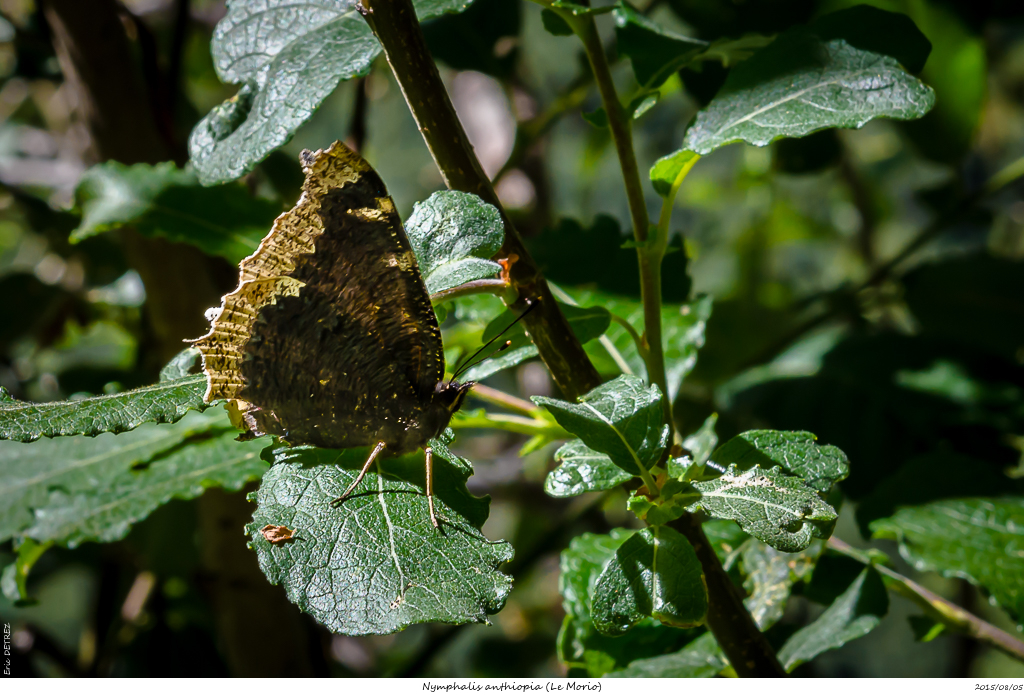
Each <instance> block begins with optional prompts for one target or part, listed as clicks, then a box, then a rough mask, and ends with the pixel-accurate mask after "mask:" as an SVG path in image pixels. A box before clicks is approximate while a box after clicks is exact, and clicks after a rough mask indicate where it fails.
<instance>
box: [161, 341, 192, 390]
mask: <svg viewBox="0 0 1024 695" xmlns="http://www.w3.org/2000/svg"><path fill="white" fill-rule="evenodd" d="M199 357H200V355H199V349H198V348H194V347H187V348H185V349H184V350H182V351H181V352H179V353H178V354H177V355H175V356H174V357H172V358H171V361H170V362H168V363H167V364H165V365H164V368H163V369H161V370H160V382H161V383H163V382H166V381H174V380H175V379H184V378H185V377H187V376H189V375H190V374H191V372H192V370H193V369H194V368H195V367H196V366H197V364H198V362H199Z"/></svg>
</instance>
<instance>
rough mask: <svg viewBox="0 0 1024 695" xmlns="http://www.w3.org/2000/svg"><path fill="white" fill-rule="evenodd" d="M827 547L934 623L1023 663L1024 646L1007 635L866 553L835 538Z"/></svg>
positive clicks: (830, 539) (829, 541) (1023, 643)
mask: <svg viewBox="0 0 1024 695" xmlns="http://www.w3.org/2000/svg"><path fill="white" fill-rule="evenodd" d="M828 547H829V548H830V549H831V550H835V551H836V552H838V553H842V554H843V555H846V556H847V557H852V558H853V559H855V560H857V561H858V562H863V563H864V564H870V565H873V566H874V568H875V569H876V570H878V571H879V573H880V574H881V575H882V577H883V579H884V581H885V585H886V586H887V587H889V588H890V589H891V590H892V591H895V592H896V593H897V594H899V595H901V596H903V597H904V598H908V599H910V600H911V601H913V602H914V603H916V604H917V605H918V606H920V607H921V608H923V609H924V611H925V612H926V613H927V614H928V615H929V617H931V618H932V619H933V620H935V621H936V622H939V623H942V624H943V625H945V626H946V627H947V628H949V629H950V630H953V631H955V632H960V633H963V634H965V635H967V636H968V637H972V638H974V639H976V640H978V641H979V642H982V643H984V644H987V645H988V646H990V647H994V648H995V649H998V650H999V651H1001V652H1003V653H1004V654H1006V655H1007V656H1011V657H1013V658H1014V659H1017V660H1019V661H1024V642H1022V641H1020V640H1019V639H1017V638H1016V637H1014V636H1013V635H1011V634H1009V633H1008V632H1004V631H1003V630H1000V629H999V628H998V627H996V626H995V625H993V624H991V623H988V622H986V621H984V620H982V619H981V618H979V617H978V616H976V615H974V614H973V613H970V612H968V611H965V610H964V609H963V608H961V607H960V606H958V605H956V604H955V603H953V602H951V601H948V600H946V599H944V598H942V597H941V596H939V595H938V594H936V593H934V592H932V591H929V590H928V589H926V588H924V587H923V586H921V585H920V584H918V583H917V582H915V581H914V580H913V579H910V578H909V577H904V576H903V575H902V574H900V573H899V572H896V571H894V570H891V569H889V568H888V567H886V566H884V565H879V564H876V563H874V562H872V560H871V558H870V556H868V555H867V554H866V553H864V552H861V551H859V550H857V549H856V548H854V547H852V546H850V545H849V544H848V543H846V542H844V541H841V540H839V539H838V538H835V537H833V538H829V539H828Z"/></svg>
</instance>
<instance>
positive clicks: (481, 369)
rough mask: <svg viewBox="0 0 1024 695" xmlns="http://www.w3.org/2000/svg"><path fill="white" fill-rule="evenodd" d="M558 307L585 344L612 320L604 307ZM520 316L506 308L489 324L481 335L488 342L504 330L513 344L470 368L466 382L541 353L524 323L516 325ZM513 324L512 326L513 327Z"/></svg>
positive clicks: (599, 334) (477, 379)
mask: <svg viewBox="0 0 1024 695" xmlns="http://www.w3.org/2000/svg"><path fill="white" fill-rule="evenodd" d="M558 306H559V307H560V308H561V310H562V313H563V314H564V315H565V319H566V320H567V321H568V322H569V327H570V328H572V332H573V333H575V334H576V338H577V339H578V340H579V341H580V342H581V343H587V342H589V341H591V340H594V339H595V338H599V337H601V335H602V334H604V332H605V331H607V330H608V326H609V324H610V323H611V316H610V315H609V314H608V310H607V309H605V308H604V307H599V306H597V307H586V308H581V307H578V306H572V305H571V304H562V303H561V302H559V303H558ZM516 318H518V315H517V314H515V313H514V312H512V311H505V312H503V313H501V314H499V315H498V316H497V317H496V318H495V319H493V320H492V321H491V322H490V323H489V324H487V327H486V328H484V333H483V336H481V340H482V341H483V342H484V343H486V342H487V341H489V340H490V339H491V338H494V337H497V336H498V335H499V334H501V333H503V332H504V335H505V336H506V338H507V340H510V341H511V345H510V346H509V347H508V349H506V350H503V351H502V352H501V353H500V354H499V355H498V356H496V357H492V358H490V359H487V360H484V361H483V362H481V363H479V364H478V365H476V366H475V367H472V368H470V369H469V370H467V371H466V373H465V375H464V376H463V377H462V378H463V379H464V380H465V381H480V380H482V379H486V378H487V377H489V376H491V375H492V374H496V373H497V372H500V371H501V370H503V369H508V368H509V367H514V366H516V365H517V364H521V363H523V362H525V361H526V360H529V359H532V358H534V357H536V356H537V354H538V352H537V347H536V346H535V345H534V344H533V342H532V341H531V340H530V336H528V335H527V334H526V329H525V328H524V327H523V324H522V323H521V322H520V323H517V324H515V325H514V326H513V325H512V324H513V322H514V321H515V320H516ZM510 326H511V328H509V327H510ZM506 331H507V332H506Z"/></svg>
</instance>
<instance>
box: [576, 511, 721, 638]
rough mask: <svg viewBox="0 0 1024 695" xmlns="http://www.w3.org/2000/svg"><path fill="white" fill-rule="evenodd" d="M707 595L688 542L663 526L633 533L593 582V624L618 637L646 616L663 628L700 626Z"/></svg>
mask: <svg viewBox="0 0 1024 695" xmlns="http://www.w3.org/2000/svg"><path fill="white" fill-rule="evenodd" d="M707 611H708V593H707V587H706V586H705V584H704V572H703V570H702V569H701V564H700V560H698V559H697V553H696V551H694V549H693V546H692V545H690V542H689V541H688V540H686V538H685V537H684V536H683V535H682V534H680V533H679V532H677V531H675V530H673V529H671V528H669V527H668V526H653V527H648V528H645V529H642V530H641V531H639V532H637V533H635V534H633V536H631V537H630V538H629V539H628V540H627V541H626V542H625V543H623V544H622V545H621V546H620V547H619V548H618V549H617V550H616V551H615V556H614V557H613V558H612V559H611V560H609V562H608V563H607V564H606V565H605V567H604V570H603V571H602V572H601V576H600V577H598V579H597V584H596V585H595V587H594V595H593V599H592V607H591V615H592V619H593V622H594V626H595V627H596V628H597V629H598V630H599V631H600V632H602V633H604V634H606V635H611V636H614V635H621V634H623V633H625V632H626V631H627V630H629V629H630V628H631V627H633V626H634V625H636V624H637V623H638V622H640V621H641V620H642V619H644V618H646V617H652V618H654V619H656V620H658V621H659V622H661V623H662V624H664V625H672V626H674V627H693V626H695V625H699V624H700V623H702V622H704V618H705V616H706V615H707Z"/></svg>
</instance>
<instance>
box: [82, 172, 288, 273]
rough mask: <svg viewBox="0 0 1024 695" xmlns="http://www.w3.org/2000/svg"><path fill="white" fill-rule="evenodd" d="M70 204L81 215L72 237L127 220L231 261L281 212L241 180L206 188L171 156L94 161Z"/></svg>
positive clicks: (245, 252) (147, 233) (253, 247)
mask: <svg viewBox="0 0 1024 695" xmlns="http://www.w3.org/2000/svg"><path fill="white" fill-rule="evenodd" d="M75 207H76V208H77V209H78V211H80V212H81V214H82V221H81V224H79V226H78V228H77V229H76V230H75V231H73V232H72V233H71V241H72V242H77V241H82V240H83V239H88V238H89V237H91V236H95V235H96V234H100V233H102V232H107V231H111V230H114V229H119V228H121V227H124V226H128V225H130V226H131V227H133V228H134V229H135V230H136V231H138V232H139V233H140V234H142V235H144V236H148V237H162V238H164V239H167V240H169V241H174V242H180V243H185V244H191V245H193V246H196V247H198V248H199V249H201V250H202V251H203V252H204V253H208V254H210V255H211V256H221V257H222V258H226V259H227V260H228V261H230V262H231V263H238V262H239V261H240V260H242V259H243V258H245V257H246V256H249V255H250V254H252V253H253V252H254V251H255V250H256V247H258V246H259V244H260V240H262V239H263V237H264V236H266V234H267V232H268V231H270V227H271V225H273V223H274V218H275V217H277V216H278V215H279V214H280V213H281V206H280V205H278V204H276V203H273V202H271V201H269V200H264V199H262V198H255V197H253V196H252V195H251V194H250V193H249V191H248V189H247V188H246V186H244V185H243V184H241V183H231V184H227V185H224V186H215V187H213V188H206V187H204V186H201V185H200V184H199V180H198V179H197V178H196V175H195V173H194V172H193V171H192V170H191V169H179V168H177V167H176V166H175V165H174V163H173V162H162V163H160V164H135V165H132V166H126V165H124V164H120V163H118V162H104V163H103V164H97V165H96V166H94V167H92V168H91V169H89V170H88V171H87V172H85V174H84V175H83V176H82V179H81V181H80V182H79V184H78V187H77V188H76V189H75Z"/></svg>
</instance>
